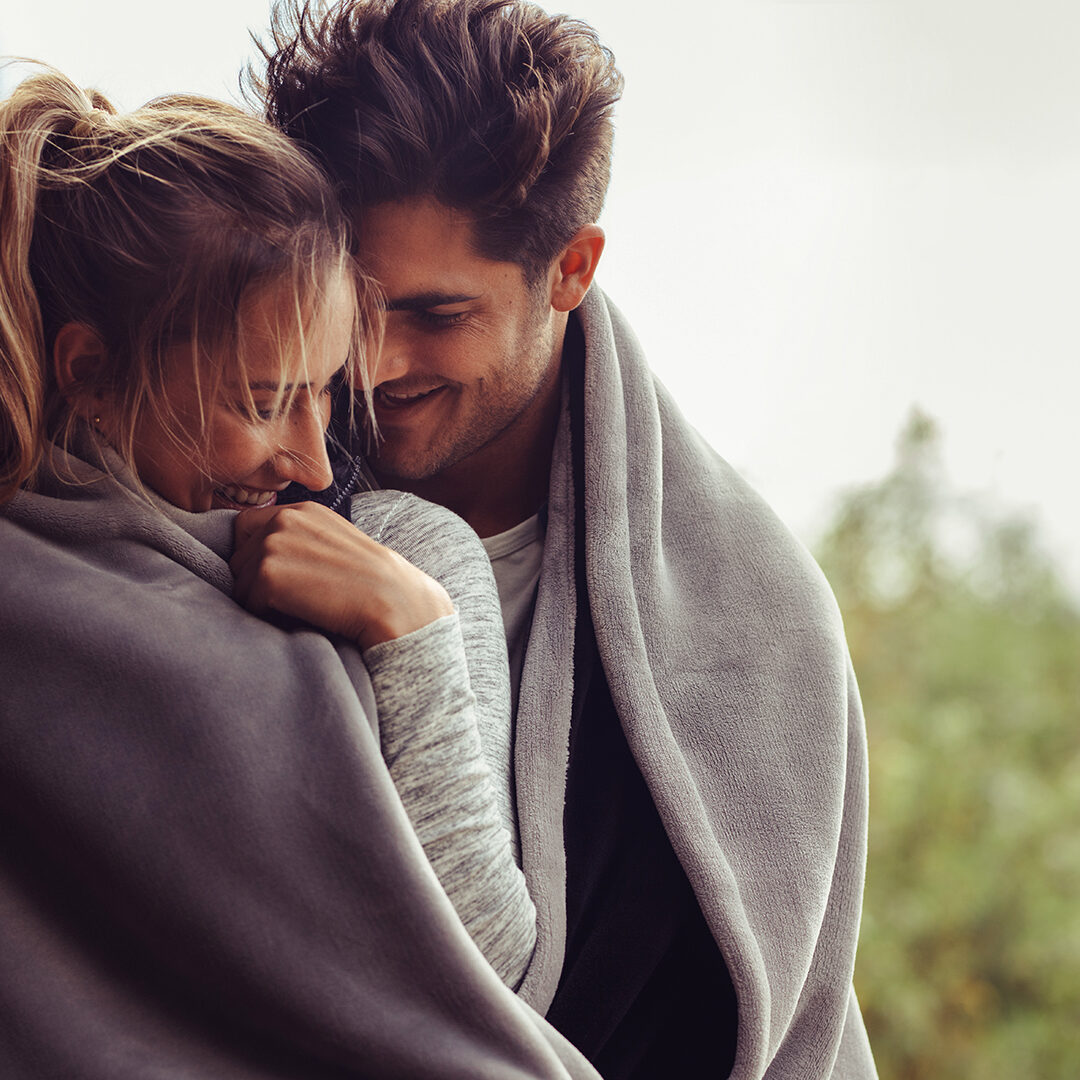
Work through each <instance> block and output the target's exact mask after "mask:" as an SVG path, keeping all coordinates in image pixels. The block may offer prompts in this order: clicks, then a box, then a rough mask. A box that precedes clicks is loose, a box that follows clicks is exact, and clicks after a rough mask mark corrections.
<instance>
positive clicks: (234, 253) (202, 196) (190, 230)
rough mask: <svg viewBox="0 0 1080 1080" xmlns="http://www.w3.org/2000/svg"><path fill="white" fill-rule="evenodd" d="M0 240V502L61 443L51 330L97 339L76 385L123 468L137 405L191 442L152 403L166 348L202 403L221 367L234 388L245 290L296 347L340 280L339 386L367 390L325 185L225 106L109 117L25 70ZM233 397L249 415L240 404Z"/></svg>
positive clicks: (311, 168) (363, 286)
mask: <svg viewBox="0 0 1080 1080" xmlns="http://www.w3.org/2000/svg"><path fill="white" fill-rule="evenodd" d="M0 236H2V237H3V244H2V245H0V505H2V504H3V503H4V502H6V501H7V500H9V499H10V498H11V497H12V496H13V495H14V493H15V491H16V490H17V489H18V488H19V487H21V486H28V485H31V484H32V482H33V476H34V473H35V472H36V470H37V469H38V467H39V466H40V463H41V461H42V458H43V455H44V454H45V452H46V448H47V447H48V446H49V445H50V443H56V444H59V445H62V446H66V445H67V444H68V443H69V442H70V439H71V437H72V432H73V430H74V426H75V424H74V420H75V418H74V416H73V413H72V410H70V409H68V408H67V407H66V404H65V400H64V396H63V395H62V394H61V393H60V389H59V387H58V386H57V382H56V378H55V375H54V373H53V365H52V362H51V358H52V351H53V345H54V342H55V339H56V335H57V332H58V331H59V330H60V328H61V327H62V326H64V325H66V324H68V323H78V324H82V325H85V326H87V327H89V328H90V329H91V330H92V331H93V332H94V333H95V334H96V335H97V336H98V337H99V338H100V340H101V342H102V344H103V345H104V351H105V355H106V361H105V364H104V366H103V369H101V370H96V371H94V372H93V373H92V374H90V375H88V376H87V378H86V380H85V381H84V382H83V383H81V384H80V386H79V387H78V388H77V389H78V390H80V391H85V392H87V393H98V394H102V393H105V394H108V395H109V399H110V402H111V403H112V422H113V427H114V429H115V433H114V434H112V435H111V438H112V439H113V442H114V448H115V449H116V450H117V451H118V452H119V453H120V455H121V457H122V458H124V459H125V460H126V461H127V462H128V464H130V463H131V457H132V443H133V439H134V432H135V429H136V426H137V424H138V422H139V419H140V417H141V416H143V415H145V413H146V410H152V411H153V412H154V413H156V414H157V416H158V418H159V419H161V420H162V421H163V422H164V426H165V427H166V429H167V430H170V431H172V432H173V433H174V437H175V438H177V439H179V440H182V441H183V442H184V444H185V446H189V447H194V446H197V445H199V443H200V440H203V441H205V439H206V438H207V437H208V436H207V422H206V418H205V416H204V418H203V425H202V429H201V430H200V431H198V432H190V431H187V432H185V431H181V430H179V429H178V420H177V417H176V415H175V413H174V412H173V411H172V409H171V407H170V403H169V401H168V400H167V396H166V395H165V394H164V393H163V390H162V387H163V377H164V375H165V373H166V368H167V367H168V364H170V363H171V364H175V363H176V356H177V353H178V352H179V353H180V355H184V354H185V353H186V354H187V355H189V356H190V360H191V363H192V365H193V369H194V373H195V378H196V385H198V386H199V387H200V392H201V395H202V400H203V401H208V400H210V395H212V394H213V393H215V392H217V390H218V389H219V387H220V383H221V379H222V377H223V374H224V369H225V368H226V367H228V369H229V373H230V374H231V375H233V376H234V377H235V378H236V379H237V381H238V382H239V383H240V384H241V385H244V386H246V384H247V380H246V378H245V363H244V351H245V350H244V348H243V338H244V327H243V320H242V318H241V317H240V309H241V306H242V303H243V302H244V301H245V300H248V299H251V298H252V297H253V296H254V295H256V291H257V290H264V289H274V290H275V297H281V296H283V297H284V301H285V303H284V305H283V306H286V305H287V308H288V310H287V311H286V312H285V313H284V314H285V316H286V321H288V320H291V321H292V322H293V324H294V325H295V329H296V331H297V332H298V333H299V335H300V337H299V340H300V342H301V345H302V342H303V333H304V330H305V328H306V327H307V326H308V325H309V324H310V321H311V320H312V319H314V318H317V317H319V316H320V314H321V313H322V312H323V311H324V310H325V305H326V303H327V296H328V294H329V292H330V290H329V288H328V286H329V285H330V283H331V282H333V281H335V280H337V275H339V274H345V275H347V276H348V277H350V278H352V279H353V280H354V281H355V284H356V286H357V295H358V296H359V297H360V302H359V304H358V307H357V314H356V318H355V325H354V347H353V349H352V350H351V359H350V362H349V364H347V366H346V372H345V377H346V379H347V380H348V381H349V382H350V384H352V385H354V386H355V385H357V384H360V383H362V382H363V383H366V379H365V378H364V371H363V364H362V359H363V355H364V352H365V350H364V345H365V341H370V338H371V337H372V336H373V335H374V334H375V333H376V332H377V324H378V314H377V312H378V304H377V302H376V300H375V296H374V292H373V287H372V286H371V285H370V283H369V282H368V281H367V280H366V279H364V278H363V277H362V275H360V272H359V271H358V270H356V269H355V264H354V261H353V260H352V259H351V258H350V257H349V251H348V239H347V227H346V223H345V220H344V218H343V216H342V214H341V211H340V209H339V208H338V205H337V201H336V199H335V198H334V195H333V192H332V190H331V188H330V186H329V183H328V181H327V180H326V179H325V177H324V176H323V174H322V173H321V171H320V170H319V169H318V167H317V166H316V165H315V164H314V163H313V162H312V161H311V160H310V159H309V158H308V157H307V156H306V155H305V154H304V153H303V152H302V151H301V150H299V149H298V148H297V147H296V146H295V144H293V143H292V142H291V141H290V140H288V139H287V138H285V137H284V136H283V135H281V134H279V133H277V132H275V131H273V130H272V129H271V128H270V127H269V126H268V125H266V124H265V123H263V122H262V121H260V120H258V119H257V118H255V117H253V116H250V115H248V114H247V113H245V112H243V111H242V110H241V109H239V108H236V107H235V106H231V105H226V104H223V103H220V102H216V101H212V100H209V99H206V98H198V97H192V96H174V97H168V98H160V99H157V100H155V101H152V102H150V103H149V104H147V105H145V106H143V107H142V108H140V109H137V110H135V111H134V112H131V113H128V114H125V115H118V114H117V113H116V111H115V110H114V109H113V108H112V106H111V105H110V104H109V103H108V102H107V101H106V100H105V98H104V97H102V96H101V95H100V94H98V93H96V92H93V91H89V92H88V91H83V90H80V89H79V88H78V87H77V86H76V85H75V84H74V83H72V82H71V81H70V80H69V79H67V78H66V77H65V76H63V75H62V74H60V73H59V72H57V71H55V70H52V69H44V70H42V71H41V72H40V73H39V74H35V75H33V76H32V77H30V78H28V79H26V80H25V81H24V82H22V83H21V84H20V85H19V86H18V87H16V89H15V91H14V92H13V93H12V95H11V96H10V97H9V98H8V99H7V100H6V101H4V102H2V103H0ZM282 290H284V291H282ZM289 335H290V337H291V336H292V331H291V330H290V331H289ZM177 346H181V348H180V349H179V350H178V349H177ZM208 359H209V360H210V361H211V362H210V363H208V362H207V361H208ZM282 363H284V356H282ZM282 382H283V384H284V383H285V382H286V380H285V379H283V380H282ZM67 392H68V394H69V396H70V392H71V391H70V388H68V390H67ZM243 404H244V405H245V407H246V408H247V409H249V410H251V411H252V412H253V411H254V403H253V402H252V401H251V400H250V394H249V395H248V400H247V401H246V402H245V403H243ZM204 412H205V410H204ZM188 423H189V424H190V421H188Z"/></svg>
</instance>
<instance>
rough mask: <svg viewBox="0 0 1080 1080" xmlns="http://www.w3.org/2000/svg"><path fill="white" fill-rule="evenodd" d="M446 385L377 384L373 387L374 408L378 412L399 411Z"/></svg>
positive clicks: (418, 402)
mask: <svg viewBox="0 0 1080 1080" xmlns="http://www.w3.org/2000/svg"><path fill="white" fill-rule="evenodd" d="M445 389H446V386H445V385H444V384H442V383H440V384H439V385H438V386H429V387H421V388H415V389H414V388H407V387H389V386H379V387H376V389H375V408H376V410H378V411H379V412H384V411H385V412H401V411H403V410H407V409H412V408H415V407H416V406H418V405H421V404H424V403H425V402H428V401H430V400H431V399H432V398H433V397H436V396H437V395H439V394H440V393H441V392H442V391H443V390H445Z"/></svg>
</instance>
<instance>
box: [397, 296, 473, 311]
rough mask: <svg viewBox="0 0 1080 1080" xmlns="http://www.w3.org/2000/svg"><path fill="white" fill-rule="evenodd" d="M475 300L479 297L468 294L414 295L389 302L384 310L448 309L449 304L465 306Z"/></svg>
mask: <svg viewBox="0 0 1080 1080" xmlns="http://www.w3.org/2000/svg"><path fill="white" fill-rule="evenodd" d="M475 299H477V297H475V296H470V295H469V294H468V293H442V292H422V293H413V294H412V295H411V296H399V297H397V298H396V299H394V300H387V301H386V304H385V305H384V308H383V310H384V311H425V310H427V309H428V308H436V307H446V306H447V305H449V304H463V303H465V301H467V300H475Z"/></svg>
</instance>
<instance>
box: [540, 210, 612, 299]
mask: <svg viewBox="0 0 1080 1080" xmlns="http://www.w3.org/2000/svg"><path fill="white" fill-rule="evenodd" d="M603 253H604V230H603V229H601V228H600V226H599V225H584V226H582V228H580V229H578V231H577V232H576V233H574V237H573V239H572V240H571V241H570V243H569V244H567V245H566V247H565V248H564V249H563V253H562V254H561V255H560V256H559V259H558V263H557V265H556V276H555V282H554V285H553V286H552V290H551V306H552V307H553V308H554V309H555V310H556V311H573V309H574V308H576V307H577V306H578V304H580V303H581V301H582V300H584V299H585V294H586V293H587V292H588V291H589V286H590V285H591V284H592V279H593V275H594V274H595V273H596V264H597V263H598V262H599V261H600V256H601V255H602V254H603Z"/></svg>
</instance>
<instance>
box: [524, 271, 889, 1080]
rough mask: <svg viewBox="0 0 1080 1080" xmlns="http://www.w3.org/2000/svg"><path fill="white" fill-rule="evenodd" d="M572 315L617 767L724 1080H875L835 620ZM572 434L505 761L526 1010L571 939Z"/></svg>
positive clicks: (788, 543) (776, 529) (589, 554)
mask: <svg viewBox="0 0 1080 1080" xmlns="http://www.w3.org/2000/svg"><path fill="white" fill-rule="evenodd" d="M579 311H580V318H581V323H582V327H583V329H584V333H585V343H586V351H585V356H586V359H585V393H584V402H585V405H584V412H585V415H584V417H583V423H584V440H585V450H584V458H585V461H584V468H585V478H584V486H585V490H584V507H585V577H586V581H587V588H588V599H589V603H590V606H591V609H592V614H593V622H594V625H595V633H596V641H597V646H598V649H599V654H600V658H601V661H602V663H603V666H604V671H605V673H606V675H607V679H608V682H609V686H610V690H611V694H612V699H613V701H614V704H615V706H616V709H617V711H618V713H619V716H620V719H621V721H622V725H623V729H624V732H625V734H626V738H627V741H628V743H629V745H630V748H631V751H632V753H633V755H634V758H635V760H636V762H637V764H638V767H639V768H640V769H641V772H642V774H643V776H644V778H645V781H646V783H647V785H648V787H649V790H650V792H651V794H652V796H653V799H654V801H655V804H656V807H657V809H658V811H659V813H660V817H661V819H662V821H663V824H664V826H665V829H666V831H667V833H668V836H669V839H670V840H671V843H672V845H673V847H674V849H675V852H676V855H677V856H678V858H679V860H680V862H681V864H682V866H683V869H684V870H685V872H686V874H687V876H688V878H689V880H690V883H691V886H692V887H693V889H694V892H695V894H696V896H697V899H698V902H699V904H700V906H701V908H702V911H703V913H704V915H705V917H706V920H707V922H708V924H709V926H710V928H711V930H712V933H713V935H714V937H715V940H716V942H717V944H718V946H719V947H720V949H721V951H722V953H723V956H724V959H725V961H726V963H727V965H728V968H729V970H730V973H731V978H732V981H733V983H734V986H735V990H736V994H737V997H738V1013H739V1020H738V1024H739V1034H738V1045H737V1051H736V1061H735V1067H734V1070H733V1072H732V1077H733V1078H735V1080H750V1078H760V1077H767V1078H769V1080H811V1078H818V1077H820V1078H823V1080H824V1078H826V1077H829V1076H831V1075H835V1076H836V1077H838V1078H839V1077H840V1076H843V1077H845V1078H847V1077H851V1078H860V1080H861V1078H869V1077H873V1076H875V1075H876V1073H875V1070H874V1065H873V1059H872V1055H871V1053H870V1049H869V1044H868V1043H867V1040H866V1036H865V1032H864V1031H863V1028H862V1024H861V1019H860V1017H859V1013H858V1007H857V1004H855V1003H854V1000H853V998H852V989H851V979H852V972H853V968H854V960H855V946H856V941H857V937H858V927H859V912H860V907H861V898H862V882H863V876H864V861H865V843H866V802H867V775H866V747H865V734H864V729H863V721H862V714H861V708H860V704H859V699H858V693H857V690H856V688H855V683H854V678H853V676H852V674H851V669H850V664H849V661H848V656H847V648H846V645H845V642H844V635H843V628H842V625H841V621H840V617H839V613H838V611H837V609H836V605H835V602H834V601H833V599H832V595H831V593H830V591H829V589H828V586H827V585H826V583H825V581H824V579H823V577H822V575H821V573H820V571H819V570H818V568H817V566H816V565H815V564H814V562H813V560H812V559H811V557H810V556H809V554H808V553H807V552H806V551H805V549H803V547H802V546H801V545H800V544H798V542H797V541H795V540H794V539H793V538H792V537H791V535H790V534H789V533H788V531H787V530H786V529H785V528H784V527H783V526H782V525H781V524H780V522H779V521H778V520H777V519H776V517H775V516H774V515H773V514H772V512H771V511H770V510H769V509H768V507H767V506H765V504H764V503H763V502H762V501H761V499H760V498H759V497H758V496H757V495H756V494H755V493H754V492H753V491H752V490H751V489H750V488H749V486H748V485H747V484H746V483H745V482H744V481H743V480H742V479H741V478H740V477H738V475H737V474H736V473H735V472H734V471H733V470H732V469H731V468H730V467H729V466H728V465H727V464H726V463H725V462H724V461H723V460H722V459H721V458H719V457H718V456H717V455H716V454H715V452H714V451H712V450H711V449H710V448H709V446H708V445H707V444H706V443H705V442H704V440H702V439H701V437H700V436H699V435H698V434H697V433H696V432H695V431H694V430H693V429H692V428H691V427H690V425H689V424H687V422H686V421H685V420H684V419H683V417H682V416H681V415H680V413H679V412H678V410H677V408H676V407H675V405H674V403H673V402H672V401H671V399H670V397H669V396H668V394H667V393H666V391H665V390H664V389H663V387H662V386H660V385H659V384H658V383H657V382H656V380H655V379H654V378H653V376H652V375H651V374H650V372H649V369H648V367H647V365H646V363H645V359H644V357H643V355H642V352H641V348H640V346H639V344H638V342H637V341H636V339H635V338H634V335H633V333H632V331H631V330H630V329H629V327H628V325H627V323H626V321H625V319H624V318H623V316H622V315H621V314H620V313H619V311H618V310H617V309H616V308H615V307H614V305H612V304H611V303H610V301H609V300H608V299H607V298H606V297H605V296H604V295H603V294H602V293H601V292H600V291H599V289H597V288H595V287H594V288H593V289H592V290H591V291H590V293H589V295H588V296H587V297H586V299H585V302H584V304H583V305H582V307H581V308H580V309H579ZM569 428H570V417H569V405H568V398H564V406H563V416H562V420H561V423H560V430H559V433H558V436H557V447H556V454H555V458H554V461H553V471H552V477H551V494H550V502H549V517H548V538H549V540H548V550H546V552H545V564H544V571H543V574H542V577H541V584H540V592H539V596H538V599H537V607H536V615H535V617H534V624H533V638H532V640H531V641H530V646H529V653H528V655H527V657H526V662H525V669H524V672H523V679H522V687H521V697H520V705H519V716H518V732H519V736H518V745H517V748H516V753H515V766H516V775H517V784H518V813H519V818H520V820H521V822H522V852H523V866H524V869H525V871H526V875H527V877H528V880H529V882H530V889H531V891H532V892H533V895H534V899H535V900H536V902H537V909H538V918H539V920H540V927H539V934H540V940H541V942H542V943H543V944H544V948H542V949H540V948H538V952H537V955H536V956H535V957H534V960H533V966H532V968H531V969H530V971H529V974H528V976H527V978H526V981H525V983H524V985H523V987H522V990H521V992H522V993H523V994H524V995H525V996H526V998H527V999H528V1000H529V1001H530V1002H531V1003H532V1004H533V1005H534V1006H535V1007H536V1008H538V1009H541V1010H543V1009H544V1008H546V1007H547V1004H548V1003H549V1001H550V997H551V994H552V993H553V992H554V987H555V984H556V983H557V979H558V966H559V964H560V963H561V955H562V949H563V947H564V942H563V938H564V935H565V911H564V910H563V909H562V908H561V907H560V905H559V900H558V898H556V897H553V896H552V894H551V890H552V889H555V888H557V887H558V884H559V882H560V880H561V879H560V874H561V873H562V874H564V873H565V867H564V866H562V865H555V864H557V863H558V861H559V855H560V853H561V847H562V837H561V828H562V821H561V816H558V815H554V814H553V813H552V802H553V801H554V800H553V796H552V787H551V785H552V784H555V783H558V782H560V780H561V779H562V775H563V774H564V773H565V761H566V738H567V731H568V724H569V709H568V705H567V694H568V693H569V691H568V689H567V687H566V686H565V683H566V681H567V680H566V673H567V672H570V671H572V670H573V637H572V626H573V618H572V617H570V618H567V615H566V612H567V610H569V611H570V612H571V615H572V612H573V610H574V609H573V606H572V604H573V599H572V596H570V595H568V592H569V591H572V583H573V571H572V561H571V562H570V563H569V564H568V561H567V560H568V559H571V560H572V551H573V548H572V536H573V512H574V511H573V507H574V499H573V471H572V468H571V464H570V458H569V452H568V446H569ZM568 538H571V539H570V541H569V553H568V549H567V545H568ZM568 565H569V566H570V568H571V569H570V572H569V573H568V571H567V566H568ZM567 627H570V628H571V629H569V630H568V629H567ZM534 643H535V644H534ZM553 710H556V711H553ZM559 790H562V789H561V788H559ZM834 1070H835V1071H834Z"/></svg>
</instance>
